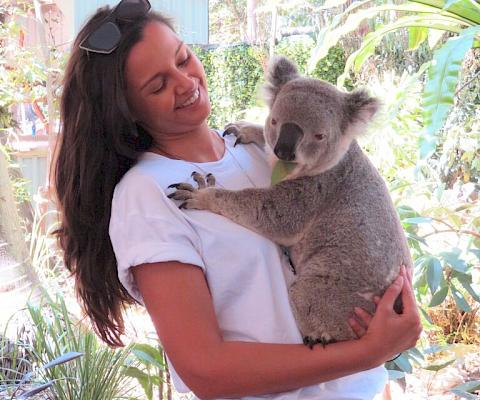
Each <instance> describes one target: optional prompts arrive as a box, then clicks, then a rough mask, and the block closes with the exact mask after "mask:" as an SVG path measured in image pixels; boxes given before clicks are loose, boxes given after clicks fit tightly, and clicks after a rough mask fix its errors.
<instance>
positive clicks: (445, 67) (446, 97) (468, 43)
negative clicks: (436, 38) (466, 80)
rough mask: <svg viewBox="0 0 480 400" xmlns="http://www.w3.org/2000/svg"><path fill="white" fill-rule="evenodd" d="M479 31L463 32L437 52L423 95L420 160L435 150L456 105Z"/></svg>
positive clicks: (475, 28) (479, 28)
mask: <svg viewBox="0 0 480 400" xmlns="http://www.w3.org/2000/svg"><path fill="white" fill-rule="evenodd" d="M479 32H480V25H479V26H474V27H470V28H467V29H464V30H463V31H462V32H461V33H460V35H459V36H457V37H453V38H450V39H449V40H448V41H447V43H445V45H444V46H442V47H441V48H440V49H439V50H437V51H436V52H435V53H434V56H433V62H432V64H431V66H430V70H429V74H428V81H427V83H426V85H425V91H424V93H423V105H424V113H425V134H424V136H423V137H422V140H421V149H420V157H421V158H427V157H429V156H430V155H431V154H432V153H433V151H434V150H435V147H436V143H437V140H436V139H437V138H436V134H437V132H438V131H439V130H440V129H441V128H442V127H443V125H444V123H445V120H446V118H447V116H448V113H449V111H450V108H451V107H452V105H453V98H454V95H455V89H456V87H457V83H458V79H459V73H460V70H461V67H462V62H463V59H464V57H465V54H466V52H467V51H468V50H469V49H470V48H471V47H472V45H473V38H474V36H475V35H476V34H477V33H479Z"/></svg>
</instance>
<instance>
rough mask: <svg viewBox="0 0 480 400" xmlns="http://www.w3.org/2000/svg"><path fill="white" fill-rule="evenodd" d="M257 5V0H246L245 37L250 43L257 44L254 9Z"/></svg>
mask: <svg viewBox="0 0 480 400" xmlns="http://www.w3.org/2000/svg"><path fill="white" fill-rule="evenodd" d="M257 5H258V0H247V37H248V41H249V43H250V44H257V42H258V34H257V33H258V32H257V14H255V10H256V8H257Z"/></svg>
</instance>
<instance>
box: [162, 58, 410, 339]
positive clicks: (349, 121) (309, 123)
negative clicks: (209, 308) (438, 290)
mask: <svg viewBox="0 0 480 400" xmlns="http://www.w3.org/2000/svg"><path fill="white" fill-rule="evenodd" d="M265 90H266V96H265V97H266V99H267V104H268V106H269V109H270V114H269V115H268V117H267V119H266V122H265V126H264V128H263V129H262V127H261V126H259V125H254V124H250V123H248V122H241V123H237V124H231V125H230V126H228V127H227V130H226V133H234V134H235V135H236V136H237V142H242V143H247V142H252V141H255V142H258V143H263V142H264V141H265V142H266V150H267V151H268V152H270V153H274V154H275V155H276V157H278V158H280V159H283V160H289V161H291V160H294V161H295V162H296V167H295V169H294V170H293V172H291V173H290V174H289V175H288V176H287V177H286V178H285V179H284V180H282V181H281V182H279V183H278V184H276V185H274V186H272V187H270V188H249V189H244V190H239V191H230V190H224V189H219V188H215V187H212V182H213V179H212V177H208V178H209V179H208V180H207V184H205V181H204V179H203V177H202V176H199V175H198V174H197V176H195V177H194V178H195V180H196V181H197V182H198V183H199V189H195V188H193V187H192V186H191V185H188V184H183V183H182V184H174V185H172V186H174V187H175V188H176V189H177V190H176V191H175V192H174V193H172V194H171V195H170V196H169V197H171V198H174V199H176V200H184V202H183V203H182V205H181V207H182V208H188V209H189V208H194V209H204V210H210V211H212V212H215V213H218V214H221V215H223V216H225V217H227V218H229V219H231V220H233V221H234V222H236V223H238V224H241V225H243V226H245V227H247V228H250V229H252V230H254V231H256V232H258V233H260V234H262V235H264V236H266V237H268V238H269V239H271V240H273V241H275V242H276V243H278V244H280V245H283V246H286V247H287V248H288V250H289V253H290V258H291V260H292V262H293V265H294V266H295V269H296V275H295V278H294V280H293V282H292V283H291V284H290V286H289V288H288V292H289V296H290V303H291V306H292V310H293V313H294V316H295V318H296V321H297V323H298V327H299V329H300V331H301V333H302V335H303V337H304V342H305V343H306V344H309V345H310V346H312V345H313V344H315V343H323V344H325V343H329V342H332V341H340V340H348V339H352V338H355V337H356V336H355V334H354V332H353V331H352V329H351V328H350V326H349V325H348V322H347V321H348V319H349V318H350V317H352V315H353V310H354V307H355V306H358V307H362V308H364V309H365V310H367V311H369V312H373V311H374V309H375V305H374V303H373V297H374V296H381V295H382V294H383V293H384V291H385V289H386V288H387V287H388V286H389V285H390V284H391V283H392V282H393V280H394V279H395V278H396V276H397V275H398V273H399V270H400V265H402V264H403V265H405V266H406V267H407V268H410V267H412V262H411V258H410V252H409V249H408V246H407V241H406V238H405V235H404V232H403V229H402V226H401V224H400V221H399V218H398V216H397V213H396V211H395V208H394V206H393V203H392V201H391V199H390V195H389V193H388V190H387V187H386V185H385V183H384V181H383V179H382V178H381V176H380V174H379V173H378V172H377V170H376V169H375V167H374V166H373V165H372V164H371V162H370V161H369V160H368V158H367V157H366V156H365V154H364V153H363V152H362V150H361V148H360V146H359V145H358V143H357V141H356V139H355V138H356V137H357V136H359V135H360V134H362V133H364V131H365V127H366V124H367V123H368V122H369V121H370V119H371V118H372V116H373V115H374V114H375V112H376V111H377V109H378V107H379V103H378V101H377V100H376V99H375V98H372V97H370V96H369V95H368V94H367V93H366V92H365V91H363V90H358V91H354V92H351V93H344V92H341V91H339V90H338V89H337V88H335V87H334V86H333V85H330V84H329V83H326V82H323V81H321V80H317V79H310V78H305V77H301V76H300V75H299V74H298V72H297V69H296V67H295V65H294V64H292V63H291V62H290V61H289V60H288V59H286V58H283V57H280V58H276V59H274V60H273V62H272V63H271V65H270V67H269V72H268V75H267V84H266V87H265ZM397 300H398V299H397ZM397 306H400V307H401V304H397Z"/></svg>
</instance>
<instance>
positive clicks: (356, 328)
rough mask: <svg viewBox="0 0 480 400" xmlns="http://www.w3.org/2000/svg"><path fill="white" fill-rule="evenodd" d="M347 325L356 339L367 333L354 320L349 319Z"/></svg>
mask: <svg viewBox="0 0 480 400" xmlns="http://www.w3.org/2000/svg"><path fill="white" fill-rule="evenodd" d="M348 324H349V325H350V328H352V330H353V332H354V333H355V335H357V337H358V338H361V337H362V336H363V335H365V333H366V332H367V330H366V329H365V328H364V327H363V326H362V325H360V324H359V322H358V321H357V320H356V319H355V318H349V319H348Z"/></svg>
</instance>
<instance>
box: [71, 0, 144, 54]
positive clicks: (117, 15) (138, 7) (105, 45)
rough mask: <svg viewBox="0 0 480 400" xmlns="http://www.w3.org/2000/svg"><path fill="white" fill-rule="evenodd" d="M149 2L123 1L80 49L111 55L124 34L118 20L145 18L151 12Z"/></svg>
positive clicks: (86, 39) (140, 0) (142, 0)
mask: <svg viewBox="0 0 480 400" xmlns="http://www.w3.org/2000/svg"><path fill="white" fill-rule="evenodd" d="M150 8H151V5H150V2H149V1H148V0H122V1H121V2H120V3H118V4H117V5H116V6H115V8H114V9H113V10H112V11H111V12H110V13H109V14H108V16H107V17H106V18H105V19H104V20H103V21H102V23H101V24H100V26H99V27H98V28H97V29H95V30H94V31H93V32H92V33H90V35H88V36H87V37H86V38H85V39H84V40H82V43H80V45H79V47H80V48H81V49H83V50H87V51H91V52H93V53H102V54H110V53H111V52H113V51H114V50H115V49H116V48H117V47H118V44H119V43H120V39H121V38H122V33H121V32H120V28H119V27H118V25H117V23H116V22H117V21H118V20H122V21H131V20H134V19H135V18H138V17H143V16H144V15H146V14H147V13H148V11H150Z"/></svg>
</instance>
